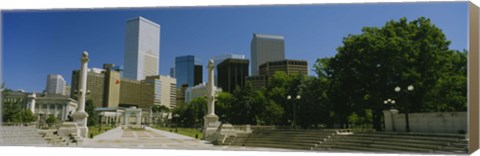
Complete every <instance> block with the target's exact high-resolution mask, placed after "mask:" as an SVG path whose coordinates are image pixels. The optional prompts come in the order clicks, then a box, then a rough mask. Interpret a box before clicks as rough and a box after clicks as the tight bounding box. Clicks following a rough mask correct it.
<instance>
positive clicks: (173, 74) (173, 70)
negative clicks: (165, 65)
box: [170, 67, 175, 78]
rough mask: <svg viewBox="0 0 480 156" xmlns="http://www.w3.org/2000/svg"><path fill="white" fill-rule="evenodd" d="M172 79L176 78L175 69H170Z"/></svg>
mask: <svg viewBox="0 0 480 156" xmlns="http://www.w3.org/2000/svg"><path fill="white" fill-rule="evenodd" d="M170 77H173V78H175V67H171V68H170Z"/></svg>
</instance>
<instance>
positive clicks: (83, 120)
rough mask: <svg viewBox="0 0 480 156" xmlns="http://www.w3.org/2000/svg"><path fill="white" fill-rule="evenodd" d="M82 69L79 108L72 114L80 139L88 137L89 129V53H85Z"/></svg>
mask: <svg viewBox="0 0 480 156" xmlns="http://www.w3.org/2000/svg"><path fill="white" fill-rule="evenodd" d="M80 61H81V67H80V81H79V86H78V88H79V91H78V95H77V98H78V99H77V101H78V107H77V111H76V112H75V113H73V114H72V118H73V120H74V121H75V123H76V124H77V126H78V129H79V134H77V135H78V136H80V137H83V138H87V137H88V127H87V118H88V114H87V113H86V112H85V96H86V93H87V69H88V53H87V52H86V51H84V52H83V54H82V58H81V59H80Z"/></svg>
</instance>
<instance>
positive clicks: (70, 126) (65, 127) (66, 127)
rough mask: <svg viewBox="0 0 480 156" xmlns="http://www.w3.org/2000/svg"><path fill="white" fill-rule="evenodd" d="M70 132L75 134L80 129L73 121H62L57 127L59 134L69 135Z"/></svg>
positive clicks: (77, 133) (78, 132)
mask: <svg viewBox="0 0 480 156" xmlns="http://www.w3.org/2000/svg"><path fill="white" fill-rule="evenodd" d="M72 134H75V136H78V135H79V134H80V130H79V129H78V127H77V124H75V122H63V123H62V126H61V127H60V128H58V135H60V136H69V135H72Z"/></svg>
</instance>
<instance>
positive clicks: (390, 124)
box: [383, 109, 398, 131]
mask: <svg viewBox="0 0 480 156" xmlns="http://www.w3.org/2000/svg"><path fill="white" fill-rule="evenodd" d="M397 114H398V110H396V109H389V110H384V111H383V117H384V121H385V131H396V128H395V115H397Z"/></svg>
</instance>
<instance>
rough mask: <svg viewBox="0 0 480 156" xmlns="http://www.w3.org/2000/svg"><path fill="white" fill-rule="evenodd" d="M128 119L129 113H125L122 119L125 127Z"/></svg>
mask: <svg viewBox="0 0 480 156" xmlns="http://www.w3.org/2000/svg"><path fill="white" fill-rule="evenodd" d="M129 117H130V113H129V112H127V111H125V116H124V117H123V118H124V121H125V123H124V125H125V126H128V118H129Z"/></svg>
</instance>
